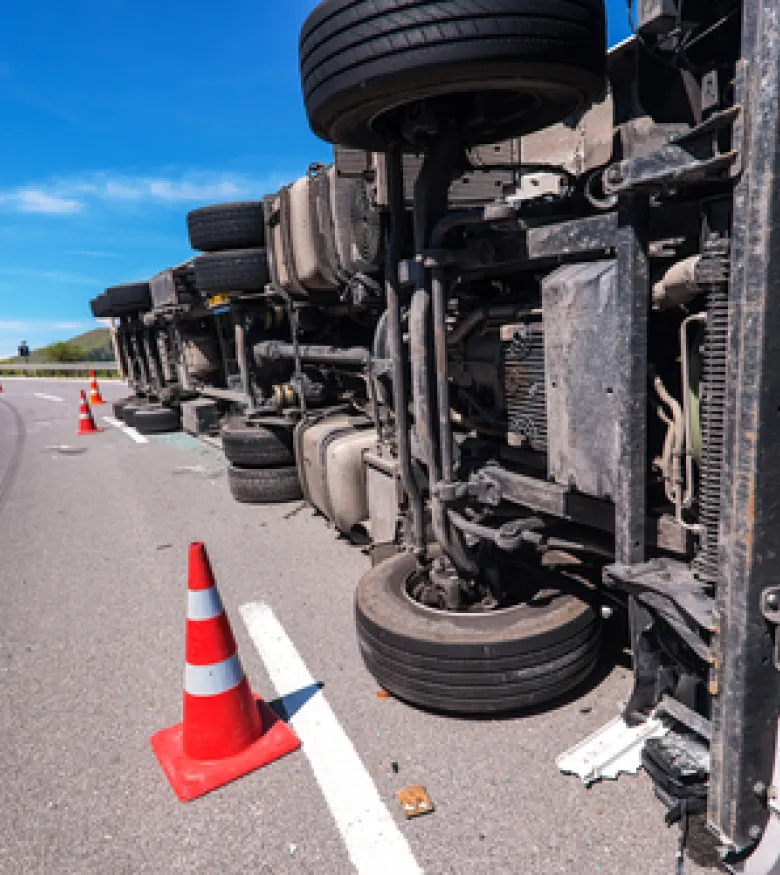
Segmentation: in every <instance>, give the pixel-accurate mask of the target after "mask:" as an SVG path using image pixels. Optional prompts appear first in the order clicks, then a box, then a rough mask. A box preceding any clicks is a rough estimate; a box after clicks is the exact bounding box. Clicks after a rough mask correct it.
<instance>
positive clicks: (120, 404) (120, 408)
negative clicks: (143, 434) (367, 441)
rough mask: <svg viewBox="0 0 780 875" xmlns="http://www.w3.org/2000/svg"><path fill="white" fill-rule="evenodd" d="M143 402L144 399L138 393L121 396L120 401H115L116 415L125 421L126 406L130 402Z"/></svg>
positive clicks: (136, 403)
mask: <svg viewBox="0 0 780 875" xmlns="http://www.w3.org/2000/svg"><path fill="white" fill-rule="evenodd" d="M142 403H143V401H142V399H141V398H139V397H138V396H137V395H128V396H127V397H126V398H120V399H119V401H114V405H113V406H114V416H115V417H116V418H117V419H120V420H121V421H122V422H124V421H125V408H126V407H127V406H128V405H130V404H133V405H138V404H142Z"/></svg>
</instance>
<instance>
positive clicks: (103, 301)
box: [89, 292, 111, 319]
mask: <svg viewBox="0 0 780 875" xmlns="http://www.w3.org/2000/svg"><path fill="white" fill-rule="evenodd" d="M89 309H90V310H91V311H92V315H93V316H94V317H95V318H96V319H105V318H106V317H108V316H110V315H111V302H110V301H109V299H108V295H107V294H106V293H105V292H103V294H102V295H98V296H97V298H93V299H92V300H91V301H90V302H89Z"/></svg>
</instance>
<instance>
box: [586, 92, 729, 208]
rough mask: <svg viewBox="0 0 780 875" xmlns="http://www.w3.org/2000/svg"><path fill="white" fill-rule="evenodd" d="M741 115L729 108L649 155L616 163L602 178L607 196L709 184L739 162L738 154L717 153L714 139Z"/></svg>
mask: <svg viewBox="0 0 780 875" xmlns="http://www.w3.org/2000/svg"><path fill="white" fill-rule="evenodd" d="M741 115H742V107H741V106H733V107H729V108H728V109H725V110H723V111H721V112H719V113H715V114H714V115H712V116H710V118H708V119H707V120H706V121H705V122H702V124H700V125H698V126H697V127H695V128H693V129H692V130H690V131H686V132H685V133H684V134H682V135H680V136H677V137H674V138H673V139H672V140H670V141H669V142H668V143H667V144H666V145H665V146H661V148H660V149H656V150H655V151H654V152H651V153H650V154H649V155H640V156H638V157H636V158H630V159H627V160H625V161H618V162H616V163H615V164H613V165H612V166H611V167H608V168H607V170H606V171H605V172H604V174H603V185H604V191H605V193H606V194H608V195H616V194H621V193H626V192H629V191H633V190H637V189H641V188H649V189H662V190H663V189H667V188H674V187H676V186H678V185H681V184H686V185H690V184H692V183H697V182H706V181H709V180H710V179H711V178H712V177H713V176H715V175H717V174H718V173H720V172H721V171H726V170H730V168H732V167H733V166H734V165H735V164H738V162H739V158H740V153H739V151H737V150H736V149H732V150H730V151H727V152H723V153H718V151H717V147H716V144H715V141H714V137H713V136H712V135H713V134H715V133H717V131H718V130H720V129H721V128H725V127H728V126H729V125H732V124H736V123H737V121H738V120H739V118H740V117H741Z"/></svg>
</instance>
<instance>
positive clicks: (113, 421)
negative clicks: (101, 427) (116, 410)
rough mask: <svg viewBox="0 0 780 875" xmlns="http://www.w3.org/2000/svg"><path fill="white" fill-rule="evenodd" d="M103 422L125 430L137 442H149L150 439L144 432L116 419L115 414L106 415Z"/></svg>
mask: <svg viewBox="0 0 780 875" xmlns="http://www.w3.org/2000/svg"><path fill="white" fill-rule="evenodd" d="M103 422H107V423H108V424H109V425H113V426H114V428H118V429H119V430H120V431H123V432H124V433H125V434H126V435H127V436H128V437H131V438H132V439H133V440H134V441H135V442H136V443H137V444H148V443H149V439H148V438H146V437H144V436H143V435H142V434H139V433H138V432H137V431H136V430H135V429H134V428H132V427H131V426H129V425H125V424H124V422H122V421H121V420H120V419H114V417H113V416H104V417H103Z"/></svg>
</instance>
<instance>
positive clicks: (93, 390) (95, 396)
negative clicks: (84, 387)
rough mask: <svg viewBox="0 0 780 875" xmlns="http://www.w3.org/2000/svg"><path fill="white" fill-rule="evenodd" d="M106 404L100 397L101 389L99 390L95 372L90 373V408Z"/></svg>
mask: <svg viewBox="0 0 780 875" xmlns="http://www.w3.org/2000/svg"><path fill="white" fill-rule="evenodd" d="M105 403H106V402H105V401H104V400H103V398H102V397H101V395H100V389H98V384H97V380H96V379H95V372H94V371H90V372H89V406H90V407H94V406H95V405H96V404H105Z"/></svg>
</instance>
